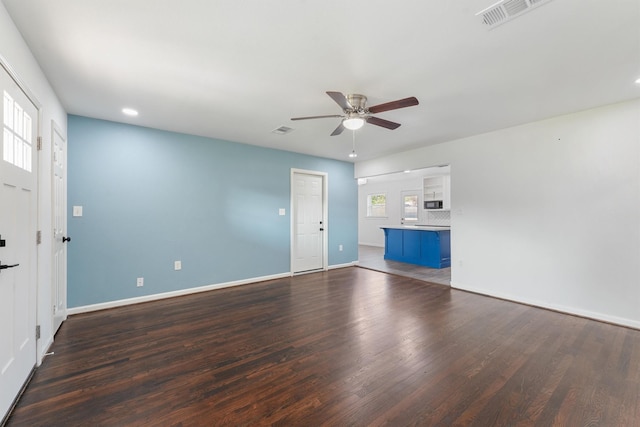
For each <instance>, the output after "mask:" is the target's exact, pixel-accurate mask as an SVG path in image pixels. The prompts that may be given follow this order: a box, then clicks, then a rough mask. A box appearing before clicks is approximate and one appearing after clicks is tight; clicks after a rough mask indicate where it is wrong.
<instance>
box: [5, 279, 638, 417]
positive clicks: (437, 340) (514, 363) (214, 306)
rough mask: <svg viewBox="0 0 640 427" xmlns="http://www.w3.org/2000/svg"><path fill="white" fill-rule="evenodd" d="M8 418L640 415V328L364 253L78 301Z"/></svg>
mask: <svg viewBox="0 0 640 427" xmlns="http://www.w3.org/2000/svg"><path fill="white" fill-rule="evenodd" d="M52 351H54V352H55V355H53V356H49V357H47V358H46V359H45V361H44V363H43V364H42V366H41V367H40V368H39V369H38V370H37V372H36V374H35V376H34V377H33V380H32V381H31V384H30V385H29V387H28V388H27V390H26V392H25V394H24V395H23V397H22V399H21V400H20V402H19V404H18V406H17V407H16V409H15V411H14V413H13V415H12V417H11V418H10V419H9V422H8V425H9V426H78V425H86V426H136V425H145V426H146V425H150V426H158V425H160V426H164V425H167V426H169V425H178V426H197V425H206V426H214V425H233V426H248V425H271V424H277V425H284V426H298V425H304V426H318V425H331V426H347V425H353V426H368V425H390V426H404V425H420V426H520V425H523V426H638V425H640V404H639V398H640V331H637V330H633V329H627V328H623V327H617V326H613V325H608V324H605V323H600V322H596V321H591V320H587V319H582V318H578V317H573V316H568V315H563V314H559V313H555V312H551V311H546V310H542V309H536V308H533V307H528V306H525V305H519V304H514V303H510V302H506V301H501V300H497V299H492V298H487V297H482V296H479V295H475V294H471V293H465V292H462V291H456V290H451V289H450V288H448V287H446V286H442V285H434V284H429V283H425V282H422V281H418V280H414V279H410V278H405V277H400V276H395V275H389V274H385V273H380V272H376V271H372V270H367V269H362V268H357V267H351V268H344V269H339V270H332V271H329V272H322V273H314V274H308V275H302V276H297V277H293V278H286V279H280V280H273V281H269V282H263V283H257V284H251V285H245V286H241V287H236V288H228V289H223V290H218V291H212V292H207V293H200V294H195V295H191V296H185V297H179V298H173V299H168V300H162V301H157V302H151V303H145V304H139V305H135V306H128V307H122V308H117V309H112V310H105V311H101V312H95V313H87V314H83V315H77V316H73V317H71V318H70V319H69V320H67V321H66V322H65V323H64V325H63V326H62V328H61V329H60V331H59V333H58V335H57V336H56V340H55V344H54V346H53V348H52Z"/></svg>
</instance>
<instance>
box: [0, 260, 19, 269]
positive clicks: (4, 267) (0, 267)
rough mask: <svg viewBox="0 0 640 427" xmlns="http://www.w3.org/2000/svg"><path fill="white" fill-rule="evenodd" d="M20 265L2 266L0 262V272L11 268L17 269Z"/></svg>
mask: <svg viewBox="0 0 640 427" xmlns="http://www.w3.org/2000/svg"><path fill="white" fill-rule="evenodd" d="M19 265H20V264H13V265H2V261H0V270H6V269H7V268H13V267H17V266H19Z"/></svg>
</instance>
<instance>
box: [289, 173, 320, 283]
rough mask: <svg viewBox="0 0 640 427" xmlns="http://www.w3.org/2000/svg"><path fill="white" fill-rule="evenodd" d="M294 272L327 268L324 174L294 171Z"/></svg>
mask: <svg viewBox="0 0 640 427" xmlns="http://www.w3.org/2000/svg"><path fill="white" fill-rule="evenodd" d="M292 187H293V188H292V196H293V204H292V205H293V212H292V221H293V247H292V271H293V272H294V273H300V272H303V271H311V270H320V269H322V268H324V230H325V226H326V224H325V222H326V221H325V220H324V197H323V196H324V194H323V193H324V190H323V187H324V176H322V175H313V174H307V173H298V172H294V174H293V178H292Z"/></svg>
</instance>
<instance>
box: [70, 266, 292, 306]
mask: <svg viewBox="0 0 640 427" xmlns="http://www.w3.org/2000/svg"><path fill="white" fill-rule="evenodd" d="M290 276H291V273H280V274H274V275H271V276H262V277H254V278H251V279H244V280H236V281H233V282H226V283H217V284H214V285H206V286H199V287H197V288H189V289H180V290H177V291H171V292H163V293H160V294H153V295H145V296H142V297H135V298H127V299H121V300H116V301H109V302H103V303H99V304H91V305H84V306H80V307H73V308H67V315H69V316H72V315H74V314H80V313H89V312H91V311H98V310H106V309H108V308H115V307H122V306H125V305H131V304H139V303H141V302H149V301H157V300H161V299H165V298H173V297H178V296H183V295H190V294H195V293H198V292H207V291H213V290H215V289H222V288H229V287H232V286H241V285H247V284H249V283H257V282H264V281H266V280H274V279H282V278H283V277H290Z"/></svg>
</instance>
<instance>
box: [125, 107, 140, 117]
mask: <svg viewBox="0 0 640 427" xmlns="http://www.w3.org/2000/svg"><path fill="white" fill-rule="evenodd" d="M122 112H123V113H124V114H126V115H127V116H137V115H138V112H137V111H136V110H134V109H133V108H123V109H122Z"/></svg>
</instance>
